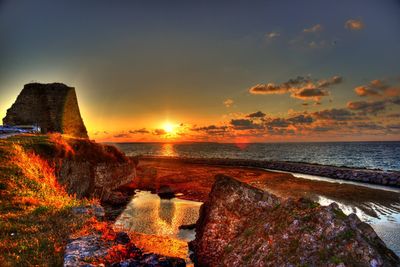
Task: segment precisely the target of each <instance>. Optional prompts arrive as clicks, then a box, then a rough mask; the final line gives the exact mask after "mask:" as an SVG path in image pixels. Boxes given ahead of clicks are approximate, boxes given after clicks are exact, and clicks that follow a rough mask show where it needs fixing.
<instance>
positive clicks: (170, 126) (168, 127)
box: [163, 122, 175, 134]
mask: <svg viewBox="0 0 400 267" xmlns="http://www.w3.org/2000/svg"><path fill="white" fill-rule="evenodd" d="M174 128H175V126H174V125H173V124H172V123H170V122H166V123H164V125H163V129H164V131H165V132H166V133H169V134H170V133H173V132H174Z"/></svg>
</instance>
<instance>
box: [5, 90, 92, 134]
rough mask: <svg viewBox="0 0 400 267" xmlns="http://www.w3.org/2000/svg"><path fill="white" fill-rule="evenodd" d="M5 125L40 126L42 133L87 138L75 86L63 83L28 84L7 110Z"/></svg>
mask: <svg viewBox="0 0 400 267" xmlns="http://www.w3.org/2000/svg"><path fill="white" fill-rule="evenodd" d="M3 124H4V125H36V124H37V125H39V126H40V128H41V129H42V132H43V133H48V132H59V133H62V134H67V135H71V136H74V137H80V138H88V135H87V131H86V127H85V125H84V123H83V120H82V118H81V114H80V111H79V106H78V100H77V98H76V93H75V88H73V87H68V86H66V85H65V84H62V83H49V84H41V83H29V84H26V85H25V86H24V89H22V91H21V93H20V94H19V95H18V97H17V100H16V101H15V103H14V104H13V105H12V106H11V108H10V109H8V110H7V115H6V117H5V118H4V119H3Z"/></svg>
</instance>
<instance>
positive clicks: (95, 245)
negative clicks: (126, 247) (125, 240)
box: [64, 235, 109, 267]
mask: <svg viewBox="0 0 400 267" xmlns="http://www.w3.org/2000/svg"><path fill="white" fill-rule="evenodd" d="M108 248H109V245H107V244H105V243H103V242H102V241H101V239H100V237H99V236H98V235H89V236H82V237H79V238H76V239H73V240H70V242H69V243H68V244H67V247H66V249H65V254H64V267H74V266H94V265H92V264H90V263H89V262H87V259H88V258H102V257H104V256H106V255H107V250H108Z"/></svg>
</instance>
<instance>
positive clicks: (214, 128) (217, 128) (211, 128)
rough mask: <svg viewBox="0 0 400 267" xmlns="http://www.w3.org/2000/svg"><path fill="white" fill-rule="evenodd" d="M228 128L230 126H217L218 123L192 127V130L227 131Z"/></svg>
mask: <svg viewBox="0 0 400 267" xmlns="http://www.w3.org/2000/svg"><path fill="white" fill-rule="evenodd" d="M227 129H228V126H216V125H209V126H204V127H195V128H192V129H191V130H192V131H204V132H214V133H216V132H225V131H226V130H227Z"/></svg>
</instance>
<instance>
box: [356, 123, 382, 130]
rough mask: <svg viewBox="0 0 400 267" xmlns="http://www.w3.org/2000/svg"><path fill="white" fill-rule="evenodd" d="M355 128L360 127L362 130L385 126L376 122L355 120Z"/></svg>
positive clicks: (379, 128)
mask: <svg viewBox="0 0 400 267" xmlns="http://www.w3.org/2000/svg"><path fill="white" fill-rule="evenodd" d="M351 127H353V128H359V129H362V130H382V129H384V127H383V126H382V125H380V124H377V123H375V122H355V123H352V124H351Z"/></svg>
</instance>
